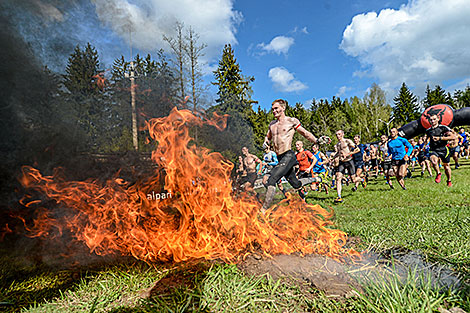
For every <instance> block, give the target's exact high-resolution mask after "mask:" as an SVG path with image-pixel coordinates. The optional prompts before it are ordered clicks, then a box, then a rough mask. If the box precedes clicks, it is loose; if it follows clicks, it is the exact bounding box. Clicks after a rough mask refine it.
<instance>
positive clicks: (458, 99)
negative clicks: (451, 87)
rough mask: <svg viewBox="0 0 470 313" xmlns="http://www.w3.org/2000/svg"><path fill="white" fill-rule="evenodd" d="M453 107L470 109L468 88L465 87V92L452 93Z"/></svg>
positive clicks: (469, 88)
mask: <svg viewBox="0 0 470 313" xmlns="http://www.w3.org/2000/svg"><path fill="white" fill-rule="evenodd" d="M454 106H455V108H456V109H461V108H465V107H470V86H469V85H467V87H465V90H464V91H462V90H456V91H455V93H454Z"/></svg>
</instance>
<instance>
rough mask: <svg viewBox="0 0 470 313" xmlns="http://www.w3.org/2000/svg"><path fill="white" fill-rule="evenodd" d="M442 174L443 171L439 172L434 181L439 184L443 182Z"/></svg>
mask: <svg viewBox="0 0 470 313" xmlns="http://www.w3.org/2000/svg"><path fill="white" fill-rule="evenodd" d="M441 176H442V174H441V173H439V174H437V176H436V179H435V180H434V181H435V182H436V183H438V184H439V183H440V182H441Z"/></svg>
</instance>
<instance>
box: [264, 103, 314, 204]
mask: <svg viewBox="0 0 470 313" xmlns="http://www.w3.org/2000/svg"><path fill="white" fill-rule="evenodd" d="M286 104H287V102H286V101H285V100H283V99H277V100H274V102H273V103H272V107H271V109H272V111H273V113H274V118H275V120H274V121H272V122H271V123H270V124H269V128H268V133H267V134H266V138H265V139H264V144H263V146H267V145H269V144H271V146H272V148H273V151H274V152H276V154H277V157H278V160H279V163H278V164H277V165H276V166H275V167H274V168H273V169H272V170H271V175H270V177H269V179H268V181H267V182H266V187H267V191H266V199H265V200H264V203H263V207H262V208H261V212H262V213H264V212H265V211H266V210H267V209H268V208H269V207H270V206H271V203H272V201H273V199H274V195H275V192H276V183H277V182H278V181H279V179H281V178H282V177H283V176H284V177H285V178H286V179H287V181H288V182H289V184H291V185H292V187H294V188H295V189H297V190H299V192H300V193H301V189H300V187H302V183H301V182H300V181H299V180H298V179H297V177H296V176H295V170H294V166H295V165H297V159H296V157H295V153H294V151H292V150H291V148H292V139H293V137H294V134H295V132H296V131H297V132H298V133H299V134H301V135H302V136H304V137H305V138H306V139H307V140H309V141H311V142H313V143H316V142H317V138H316V137H315V136H314V135H313V134H312V133H310V132H309V131H308V130H306V129H305V128H303V127H302V125H300V122H299V120H298V119H296V118H293V117H289V116H286V114H285V110H286Z"/></svg>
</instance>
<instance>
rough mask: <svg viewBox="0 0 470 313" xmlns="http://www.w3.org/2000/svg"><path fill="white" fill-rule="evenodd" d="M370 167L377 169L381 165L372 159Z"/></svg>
mask: <svg viewBox="0 0 470 313" xmlns="http://www.w3.org/2000/svg"><path fill="white" fill-rule="evenodd" d="M370 165H371V166H372V167H377V166H378V165H379V163H378V162H377V159H370Z"/></svg>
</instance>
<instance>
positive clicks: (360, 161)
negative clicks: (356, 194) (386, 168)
mask: <svg viewBox="0 0 470 313" xmlns="http://www.w3.org/2000/svg"><path fill="white" fill-rule="evenodd" d="M353 140H354V144H355V145H356V147H357V148H358V149H354V151H355V152H352V155H353V161H354V167H355V168H356V173H355V174H356V182H355V184H354V187H353V188H352V191H356V190H357V187H358V186H359V183H361V184H362V187H364V188H366V186H367V183H366V179H365V178H364V177H362V173H363V172H364V169H365V164H364V151H365V150H366V147H367V146H366V145H365V144H363V143H361V136H359V135H354V138H353Z"/></svg>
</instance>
